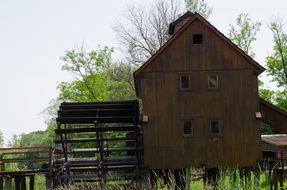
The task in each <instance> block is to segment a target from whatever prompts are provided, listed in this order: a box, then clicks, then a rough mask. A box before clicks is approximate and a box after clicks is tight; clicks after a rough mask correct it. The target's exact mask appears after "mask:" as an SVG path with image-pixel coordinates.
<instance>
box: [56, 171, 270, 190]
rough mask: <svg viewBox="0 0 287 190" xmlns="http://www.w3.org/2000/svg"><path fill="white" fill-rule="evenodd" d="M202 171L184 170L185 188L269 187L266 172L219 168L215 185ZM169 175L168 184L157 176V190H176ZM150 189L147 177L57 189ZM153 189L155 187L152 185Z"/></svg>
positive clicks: (231, 189)
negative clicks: (242, 172)
mask: <svg viewBox="0 0 287 190" xmlns="http://www.w3.org/2000/svg"><path fill="white" fill-rule="evenodd" d="M201 174H202V173H199V172H198V170H195V169H191V170H188V172H186V176H183V178H184V180H186V181H185V182H186V189H188V190H189V189H191V190H193V189H195V190H201V189H202V190H203V189H204V190H213V189H217V190H269V189H270V180H269V179H270V177H269V176H268V173H261V175H260V176H259V179H258V178H257V177H256V176H255V175H254V173H253V172H251V175H250V177H249V178H246V179H244V178H243V179H242V178H240V171H239V169H236V168H235V169H232V168H231V169H226V170H223V169H221V170H220V174H219V178H218V180H217V185H216V186H213V185H210V184H203V179H202V176H200V175H201ZM168 176H169V184H163V180H162V179H160V178H158V180H157V186H156V189H158V190H178V187H177V185H176V182H175V179H174V176H173V175H168ZM68 189H69V190H83V189H88V190H126V189H131V190H133V189H134V190H136V189H140V190H150V189H152V187H151V183H150V180H149V179H144V180H142V181H141V182H140V183H135V182H133V183H131V184H129V183H125V181H118V182H112V183H107V184H93V183H84V182H82V183H74V184H73V183H70V184H67V185H63V186H61V187H58V188H57V190H68ZM154 189H155V187H154Z"/></svg>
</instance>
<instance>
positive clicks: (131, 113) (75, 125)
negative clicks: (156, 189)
mask: <svg viewBox="0 0 287 190" xmlns="http://www.w3.org/2000/svg"><path fill="white" fill-rule="evenodd" d="M57 125H58V127H57V129H56V130H55V132H56V134H57V135H58V137H59V139H58V140H55V143H56V144H59V145H60V146H61V151H57V152H56V154H58V155H59V156H58V157H59V159H57V161H56V162H55V163H54V168H58V169H56V170H57V171H58V173H56V174H55V178H56V179H57V180H58V183H61V182H63V181H64V182H67V181H70V180H72V181H74V182H77V181H83V180H88V181H102V182H105V181H108V180H116V179H127V180H128V179H129V180H130V179H136V178H138V177H139V174H140V173H139V167H141V166H142V165H143V159H142V133H141V128H140V123H139V103H138V101H136V100H135V101H122V102H101V103H99V102H90V103H67V102H64V103H62V104H61V105H60V108H59V111H58V118H57ZM115 134H116V135H115ZM83 143H84V144H83ZM56 183H57V182H56Z"/></svg>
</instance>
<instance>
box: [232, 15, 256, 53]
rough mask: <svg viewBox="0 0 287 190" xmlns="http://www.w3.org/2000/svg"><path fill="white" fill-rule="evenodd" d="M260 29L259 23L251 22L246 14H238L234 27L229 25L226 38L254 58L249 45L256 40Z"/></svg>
mask: <svg viewBox="0 0 287 190" xmlns="http://www.w3.org/2000/svg"><path fill="white" fill-rule="evenodd" d="M260 27H261V22H258V21H256V22H252V21H251V19H250V18H249V16H248V14H239V15H238V17H237V18H236V25H235V26H234V25H230V30H229V33H228V36H229V38H230V40H231V41H232V42H233V43H235V44H236V45H237V46H238V47H239V48H241V49H242V50H243V51H244V52H245V53H247V54H248V55H249V56H251V57H254V56H255V54H254V52H253V51H252V47H251V44H252V42H254V41H255V40H256V34H257V32H258V31H259V30H260Z"/></svg>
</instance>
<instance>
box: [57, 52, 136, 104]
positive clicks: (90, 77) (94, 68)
mask: <svg viewBox="0 0 287 190" xmlns="http://www.w3.org/2000/svg"><path fill="white" fill-rule="evenodd" d="M112 52H113V49H111V48H108V47H104V48H98V49H97V50H95V51H90V52H86V50H85V49H84V48H80V49H74V50H70V51H66V55H65V56H64V57H63V58H62V60H63V61H64V65H63V67H62V70H63V71H68V72H69V73H71V74H72V76H73V77H74V78H75V80H73V81H70V82H62V83H60V85H59V86H58V89H59V90H60V95H59V98H58V99H59V100H60V101H76V102H84V101H108V100H126V99H133V98H135V91H134V87H133V84H132V77H131V76H132V75H131V72H132V69H131V67H130V66H129V65H127V64H124V63H115V62H113V61H112V57H111V55H112Z"/></svg>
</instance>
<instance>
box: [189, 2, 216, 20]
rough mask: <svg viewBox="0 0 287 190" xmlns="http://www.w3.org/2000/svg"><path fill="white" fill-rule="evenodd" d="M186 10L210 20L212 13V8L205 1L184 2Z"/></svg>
mask: <svg viewBox="0 0 287 190" xmlns="http://www.w3.org/2000/svg"><path fill="white" fill-rule="evenodd" d="M184 1H185V5H186V9H187V10H189V11H191V12H197V13H199V14H200V15H201V16H203V17H204V18H206V19H208V18H209V16H210V15H211V13H212V8H210V7H209V6H208V5H207V3H206V2H205V0H184Z"/></svg>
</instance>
